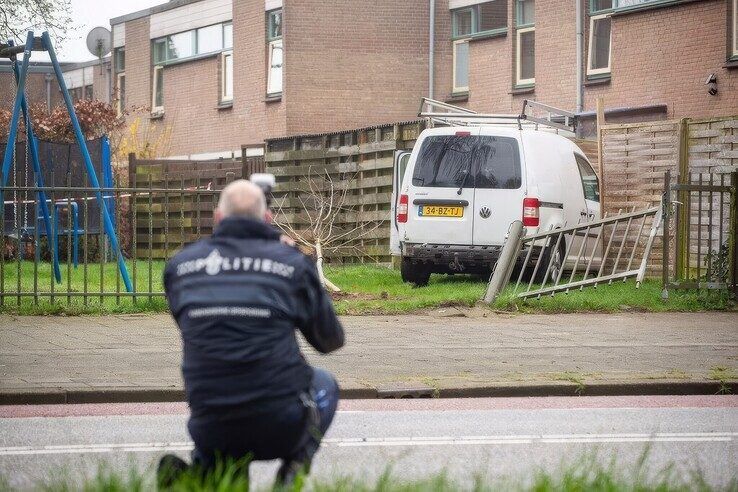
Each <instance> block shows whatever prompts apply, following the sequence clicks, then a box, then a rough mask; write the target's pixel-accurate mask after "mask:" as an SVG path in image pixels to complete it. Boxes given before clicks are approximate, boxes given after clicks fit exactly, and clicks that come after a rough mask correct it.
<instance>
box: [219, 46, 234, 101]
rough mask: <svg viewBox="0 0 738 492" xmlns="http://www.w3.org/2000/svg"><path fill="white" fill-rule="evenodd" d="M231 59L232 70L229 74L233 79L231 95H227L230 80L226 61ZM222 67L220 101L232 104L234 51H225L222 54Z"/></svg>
mask: <svg viewBox="0 0 738 492" xmlns="http://www.w3.org/2000/svg"><path fill="white" fill-rule="evenodd" d="M227 58H230V59H231V70H230V72H228V74H229V75H230V78H231V93H230V94H227V90H226V89H227V87H228V80H227V77H226V59H227ZM220 59H221V65H220V73H221V84H220V101H221V102H231V101H233V50H228V51H224V52H223V53H222V54H221V57H220Z"/></svg>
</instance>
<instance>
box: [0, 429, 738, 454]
mask: <svg viewBox="0 0 738 492" xmlns="http://www.w3.org/2000/svg"><path fill="white" fill-rule="evenodd" d="M736 437H738V432H671V433H654V434H542V435H509V436H505V435H500V436H460V437H453V436H437V437H366V438H329V439H324V440H323V445H324V446H326V447H392V446H479V445H490V444H563V443H572V444H580V443H630V442H638V443H641V442H732V441H733V440H734V439H735V438H736ZM192 448H193V444H192V442H191V441H184V442H149V443H109V444H61V445H47V446H8V447H0V456H24V455H43V454H89V453H113V452H123V453H147V452H164V451H191V450H192Z"/></svg>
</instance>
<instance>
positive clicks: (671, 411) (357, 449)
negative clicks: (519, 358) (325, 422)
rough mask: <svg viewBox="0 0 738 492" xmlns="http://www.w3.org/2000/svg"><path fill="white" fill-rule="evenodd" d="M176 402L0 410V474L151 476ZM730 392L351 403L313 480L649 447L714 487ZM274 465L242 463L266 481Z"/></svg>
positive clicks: (174, 439) (506, 464) (732, 446)
mask: <svg viewBox="0 0 738 492" xmlns="http://www.w3.org/2000/svg"><path fill="white" fill-rule="evenodd" d="M186 417H187V416H186V407H185V406H184V405H182V404H176V403H175V404H123V405H120V404H119V405H55V406H54V405H51V406H25V407H0V474H2V475H3V476H4V477H5V478H6V479H7V480H8V481H9V484H10V485H11V486H13V487H20V488H27V487H30V486H32V485H33V484H34V483H36V482H37V481H38V480H47V481H48V480H49V479H50V478H51V477H52V476H59V474H64V475H66V476H68V477H72V478H79V477H82V476H84V475H85V474H88V475H89V474H93V473H94V472H95V470H97V468H98V466H99V464H100V463H101V462H104V463H107V464H109V465H110V466H113V467H115V468H119V469H121V470H126V469H129V468H130V467H131V466H135V467H137V468H138V469H139V470H148V471H152V470H153V469H154V467H155V463H156V461H157V459H158V457H159V456H160V455H161V454H162V453H163V452H165V451H169V452H176V453H178V454H181V455H182V456H187V455H188V451H189V450H190V449H191V443H190V442H189V437H188V435H187V433H186V431H185V421H186ZM737 443H738V396H712V397H709V396H708V397H704V396H692V397H620V398H611V397H581V398H576V397H572V398H509V399H467V400H393V401H388V400H354V401H348V402H345V403H344V404H342V407H341V409H340V410H339V413H338V415H337V417H336V420H335V422H334V426H333V427H332V429H331V431H330V432H329V434H328V436H327V437H326V440H325V444H324V448H323V449H322V450H321V452H320V454H319V455H318V457H317V459H316V461H315V463H314V469H313V472H314V473H313V474H314V476H315V477H318V478H321V479H329V478H332V477H337V476H345V475H353V476H355V477H361V478H364V479H366V480H372V479H375V478H376V477H378V476H379V475H380V474H382V473H383V472H384V471H385V470H386V469H387V467H392V470H393V472H394V474H395V475H397V476H400V477H402V478H419V477H425V476H427V475H428V474H431V473H435V472H440V471H444V470H445V471H446V472H447V473H448V474H449V476H450V477H451V478H452V479H454V480H457V481H458V482H460V483H461V484H467V485H470V484H471V483H472V481H473V479H474V477H475V476H478V475H481V476H486V477H488V478H490V479H492V480H495V479H499V478H500V477H506V478H508V479H523V480H524V479H525V478H526V477H530V476H531V475H532V472H533V471H536V470H541V469H544V470H547V471H550V472H552V473H556V472H557V471H559V470H561V468H562V466H564V465H565V464H567V463H576V462H578V461H580V460H581V459H582V457H596V459H597V460H599V461H601V462H603V463H609V462H610V460H611V458H613V457H614V458H615V459H616V463H617V465H616V466H617V467H618V468H620V469H621V470H623V471H624V473H632V472H633V470H634V469H635V468H634V467H635V463H636V462H637V461H638V458H639V457H640V456H641V455H642V454H643V453H644V451H646V450H647V452H648V455H647V463H648V469H649V470H650V472H651V473H655V472H658V471H659V470H662V469H663V468H665V467H667V466H669V465H670V464H673V465H674V467H675V468H674V470H675V472H677V473H681V474H686V473H689V472H690V471H693V470H701V471H702V472H703V474H704V476H705V478H706V479H707V480H708V482H709V483H711V484H713V485H716V486H720V485H725V484H726V483H727V482H728V481H729V480H731V479H736V474H737V473H738V472H737V470H738V469H737V468H736V467H735V464H736V463H738V445H737ZM276 466H277V464H276V463H257V464H255V465H254V466H252V471H251V476H252V479H253V480H254V481H255V482H256V483H257V484H259V485H268V484H270V483H271V480H272V478H273V473H274V471H275V470H276Z"/></svg>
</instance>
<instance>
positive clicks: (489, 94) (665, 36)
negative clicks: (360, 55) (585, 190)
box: [435, 0, 738, 117]
mask: <svg viewBox="0 0 738 492" xmlns="http://www.w3.org/2000/svg"><path fill="white" fill-rule="evenodd" d="M582 2H583V4H585V5H586V4H588V2H587V1H586V0H582ZM436 8H437V11H436V19H437V25H436V69H435V71H436V74H435V81H436V97H437V98H438V99H442V100H448V99H450V98H451V90H452V73H453V54H452V43H451V16H450V14H449V11H448V1H447V0H439V1H438V2H437V7H436ZM729 15H730V11H729V9H728V8H727V7H726V3H725V2H724V1H721V0H703V1H700V2H693V3H688V4H685V5H682V6H670V7H665V8H660V9H653V10H648V11H640V12H634V13H631V14H628V15H621V16H616V17H614V18H613V21H612V22H613V23H612V44H613V50H612V77H611V81H610V82H609V83H606V84H602V85H591V86H588V87H585V90H584V94H585V99H584V102H585V108H584V109H585V110H594V109H595V104H596V98H597V96H600V95H601V96H603V97H604V98H605V106H606V107H607V108H615V107H636V106H647V105H654V104H666V105H667V107H668V116H669V117H706V116H721V115H723V116H728V115H735V114H738V97H737V96H736V94H738V92H737V91H738V70H736V69H732V70H728V69H726V68H723V65H724V64H725V59H726V43H727V39H726V37H727V36H726V31H727V29H726V26H727V24H728V22H729ZM514 21H515V17H514V1H513V0H510V1H509V3H508V33H507V35H504V36H499V37H494V38H487V39H476V40H472V41H470V48H469V57H470V63H469V96H468V100H463V99H462V100H458V102H456V103H455V104H459V105H460V106H467V107H469V108H471V109H475V110H478V111H484V112H500V113H509V112H517V111H519V110H520V108H521V104H522V99H523V98H529V99H535V100H537V101H540V102H543V103H547V104H551V105H553V106H557V107H560V108H562V109H569V110H573V109H575V105H576V22H575V21H576V12H575V4H574V2H571V1H569V0H546V1H538V2H537V3H536V24H535V26H536V53H535V61H536V84H535V89H534V91H533V92H531V93H527V94H521V95H515V94H511V92H513V90H512V89H513V86H514V83H515V69H516V65H515V37H516V36H515V28H514V25H515V24H514ZM584 25H585V29H586V32H585V52H584V62H583V67H584V69H585V74H586V56H587V51H586V50H587V49H588V41H589V38H588V35H589V32H588V29H589V18H588V17H587V18H586V19H585V22H584ZM710 73H715V74H716V75H717V77H718V90H719V93H718V95H717V96H709V95H708V94H707V87H706V86H705V85H704V82H705V80H706V79H707V76H708V75H709V74H710Z"/></svg>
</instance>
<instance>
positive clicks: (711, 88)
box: [705, 73, 718, 96]
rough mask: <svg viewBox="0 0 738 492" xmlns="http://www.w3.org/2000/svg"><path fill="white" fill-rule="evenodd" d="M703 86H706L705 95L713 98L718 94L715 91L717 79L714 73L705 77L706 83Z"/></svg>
mask: <svg viewBox="0 0 738 492" xmlns="http://www.w3.org/2000/svg"><path fill="white" fill-rule="evenodd" d="M705 85H706V86H707V93H708V94H710V95H711V96H715V95H717V93H718V90H717V77H716V76H715V74H714V73H711V74H710V75H709V76H708V77H707V81H706V82H705Z"/></svg>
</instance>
